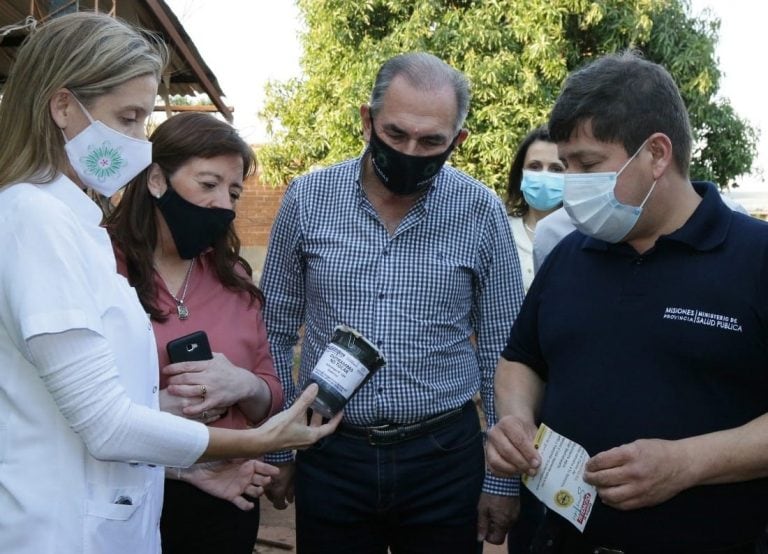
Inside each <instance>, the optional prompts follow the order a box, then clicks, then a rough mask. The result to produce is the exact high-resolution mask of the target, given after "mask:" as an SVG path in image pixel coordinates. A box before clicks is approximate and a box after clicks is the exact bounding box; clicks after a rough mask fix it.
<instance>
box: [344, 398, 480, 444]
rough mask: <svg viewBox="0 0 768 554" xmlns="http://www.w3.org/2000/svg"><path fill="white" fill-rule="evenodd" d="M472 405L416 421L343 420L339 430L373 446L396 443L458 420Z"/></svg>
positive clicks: (467, 404) (469, 403)
mask: <svg viewBox="0 0 768 554" xmlns="http://www.w3.org/2000/svg"><path fill="white" fill-rule="evenodd" d="M472 406H473V404H472V402H471V401H470V402H467V403H466V404H465V405H464V406H462V407H460V408H456V409H454V410H450V411H448V412H443V413H441V414H438V415H436V416H433V417H430V418H428V419H425V420H422V421H417V422H416V423H405V424H399V423H383V424H381V425H371V426H362V425H350V424H349V423H344V422H342V423H341V425H339V430H338V432H339V433H341V434H342V435H347V436H350V437H356V438H363V439H366V440H367V441H368V443H369V444H371V445H372V446H380V445H386V444H396V443H398V442H403V441H407V440H409V439H414V438H416V437H420V436H422V435H426V434H428V433H431V432H433V431H437V430H438V429H441V428H443V427H445V426H446V425H448V424H450V423H453V422H454V421H456V420H457V419H458V418H459V416H461V414H462V413H463V412H464V410H466V409H468V407H472Z"/></svg>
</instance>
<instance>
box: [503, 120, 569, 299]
mask: <svg viewBox="0 0 768 554" xmlns="http://www.w3.org/2000/svg"><path fill="white" fill-rule="evenodd" d="M564 173H565V164H564V163H563V162H562V161H561V160H560V158H559V157H558V155H557V145H556V144H555V143H554V142H552V141H551V140H550V138H549V132H548V131H547V128H546V127H543V126H542V127H538V128H536V129H534V130H533V131H531V132H530V133H528V135H527V136H526V137H525V138H524V139H523V141H522V142H521V143H520V146H518V148H517V152H516V153H515V158H514V160H513V161H512V166H511V168H510V170H509V177H508V179H507V211H508V213H509V225H510V227H511V228H512V235H513V236H514V238H515V245H516V246H517V255H518V257H519V258H520V271H521V272H522V276H523V286H524V288H525V290H526V292H527V291H528V289H529V288H530V286H531V282H532V281H533V236H534V234H535V232H536V224H537V223H538V222H539V220H541V219H542V218H544V217H546V216H548V215H549V214H551V213H552V212H553V211H555V210H556V209H557V208H559V207H560V206H561V205H562V203H563V183H564V177H563V174H564Z"/></svg>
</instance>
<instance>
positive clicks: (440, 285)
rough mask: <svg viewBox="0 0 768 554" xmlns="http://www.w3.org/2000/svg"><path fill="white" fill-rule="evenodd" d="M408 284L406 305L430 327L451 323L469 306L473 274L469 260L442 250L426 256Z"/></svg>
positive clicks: (462, 315) (464, 314)
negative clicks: (409, 285)
mask: <svg viewBox="0 0 768 554" xmlns="http://www.w3.org/2000/svg"><path fill="white" fill-rule="evenodd" d="M420 265H421V270H419V271H417V272H416V273H415V274H414V276H415V279H414V281H413V282H412V283H411V291H410V293H409V294H408V295H407V296H409V297H410V299H409V304H411V305H413V304H416V305H417V306H416V310H415V312H416V314H418V315H419V316H420V317H421V318H423V319H425V320H427V321H429V322H432V323H441V324H442V323H453V322H456V321H457V320H460V319H461V318H463V317H464V316H466V315H467V314H468V313H469V311H470V309H471V306H472V291H473V281H474V271H473V268H472V264H471V263H470V261H469V260H467V259H465V258H464V257H462V256H461V255H458V254H456V253H452V252H448V251H445V250H436V251H434V252H432V253H431V255H429V256H428V257H427V258H426V259H425V260H424V261H423V263H422V264H420Z"/></svg>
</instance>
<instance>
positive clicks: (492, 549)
mask: <svg viewBox="0 0 768 554" xmlns="http://www.w3.org/2000/svg"><path fill="white" fill-rule="evenodd" d="M295 533H296V526H295V523H294V512H293V506H289V507H288V508H287V509H285V510H275V509H274V508H273V507H272V504H271V503H270V502H269V501H268V500H267V499H266V498H262V499H261V525H260V526H259V541H258V542H257V543H256V548H255V549H254V550H253V552H254V554H289V553H291V552H295V551H296V538H295ZM506 552H507V547H506V544H504V545H501V546H494V545H492V544H488V543H486V544H485V548H484V550H483V554H506ZM345 554H346V553H345Z"/></svg>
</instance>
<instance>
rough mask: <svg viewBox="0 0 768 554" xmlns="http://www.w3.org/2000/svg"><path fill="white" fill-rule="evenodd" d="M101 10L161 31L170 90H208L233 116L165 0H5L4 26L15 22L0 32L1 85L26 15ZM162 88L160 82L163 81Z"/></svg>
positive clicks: (1, 4) (1, 9)
mask: <svg viewBox="0 0 768 554" xmlns="http://www.w3.org/2000/svg"><path fill="white" fill-rule="evenodd" d="M75 10H80V11H86V10H87V11H101V12H104V13H109V14H111V15H116V16H117V17H120V18H122V19H125V20H126V21H130V22H131V23H134V24H136V25H139V26H141V27H143V28H145V29H148V30H150V31H153V32H155V33H157V34H158V35H160V36H162V37H163V38H164V39H165V41H166V42H167V43H168V45H169V46H170V48H171V51H172V56H171V62H170V65H169V67H168V73H167V76H166V78H165V79H164V80H165V81H166V82H168V83H169V85H170V86H169V90H168V93H169V94H170V95H177V94H181V95H196V94H206V95H207V96H208V98H210V100H211V102H212V103H213V105H214V106H215V107H216V109H217V110H218V111H219V112H220V113H221V114H222V115H223V116H224V117H225V118H226V119H227V121H230V122H231V121H232V112H231V110H230V109H229V108H228V106H227V105H226V104H225V102H224V99H223V97H224V92H223V91H222V90H221V87H220V86H219V83H218V81H217V80H216V75H214V73H213V71H211V69H210V68H209V67H208V65H207V64H206V63H205V61H204V60H203V58H202V56H200V53H199V52H198V50H197V48H196V47H195V45H194V43H193V42H192V40H191V39H190V38H189V35H188V34H187V32H186V31H185V30H184V27H183V26H182V25H181V23H180V22H179V20H178V18H177V17H176V15H175V14H174V13H173V11H172V10H171V8H170V7H169V6H168V5H167V4H166V3H165V2H164V0H1V1H0V28H2V27H7V26H17V27H19V28H18V29H13V30H11V29H9V32H8V33H7V34H5V35H4V36H0V90H2V85H3V83H5V80H6V79H7V76H8V71H9V69H10V67H11V65H12V64H13V62H14V60H15V58H16V51H17V49H18V47H19V46H20V44H21V42H22V41H23V40H24V38H25V37H26V36H27V34H28V28H25V27H24V23H25V20H27V18H28V17H30V16H31V17H32V18H34V19H35V20H36V21H40V22H41V21H45V19H47V18H48V17H51V16H53V17H55V16H56V15H57V14H62V13H68V12H70V11H75ZM161 89H162V86H161Z"/></svg>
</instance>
